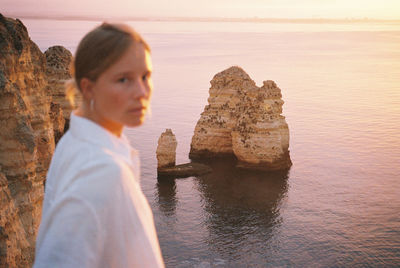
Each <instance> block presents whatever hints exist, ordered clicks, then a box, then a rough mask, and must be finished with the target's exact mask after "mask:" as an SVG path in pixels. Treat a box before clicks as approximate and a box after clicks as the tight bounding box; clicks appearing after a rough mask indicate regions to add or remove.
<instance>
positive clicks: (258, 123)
mask: <svg viewBox="0 0 400 268" xmlns="http://www.w3.org/2000/svg"><path fill="white" fill-rule="evenodd" d="M209 94H210V96H209V98H208V105H206V107H205V108H204V112H203V113H202V114H201V117H200V119H199V121H198V122H197V125H196V127H195V131H194V136H193V137H192V142H191V148H190V154H189V157H190V158H191V159H199V158H206V157H218V156H235V157H236V158H237V159H238V166H240V167H243V168H251V169H265V170H276V169H285V168H288V167H290V166H291V160H290V156H289V150H288V149H289V128H288V125H287V123H286V121H285V117H284V116H283V115H282V114H281V113H282V105H283V103H284V102H283V100H282V95H281V90H280V89H279V88H278V87H277V85H276V84H275V82H273V81H264V83H263V86H262V87H257V86H256V84H255V82H254V81H253V80H252V79H251V78H250V77H249V75H248V74H247V73H246V72H245V71H244V70H243V69H241V68H240V67H236V66H234V67H231V68H228V69H226V70H224V71H222V72H220V73H218V74H216V75H215V76H214V78H213V79H212V80H211V88H210V91H209Z"/></svg>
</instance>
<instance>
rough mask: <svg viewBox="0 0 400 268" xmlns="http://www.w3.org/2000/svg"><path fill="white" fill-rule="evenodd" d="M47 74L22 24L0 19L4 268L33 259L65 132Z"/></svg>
mask: <svg viewBox="0 0 400 268" xmlns="http://www.w3.org/2000/svg"><path fill="white" fill-rule="evenodd" d="M46 69H47V65H46V57H45V55H44V54H43V53H42V52H41V51H40V50H39V48H38V47H37V46H36V44H35V43H33V42H32V41H31V40H30V38H29V36H28V32H27V29H26V28H25V26H24V25H23V24H22V22H21V21H20V20H18V19H17V20H13V19H9V18H5V17H3V16H2V15H1V14H0V129H1V132H0V267H28V266H30V265H31V264H32V261H33V259H34V247H35V239H36V232H37V229H38V226H39V223H40V216H41V204H42V200H43V194H44V188H43V183H44V180H45V176H46V173H47V169H48V166H49V163H50V160H51V156H52V154H53V151H54V129H53V126H54V125H57V127H58V128H59V129H61V128H62V129H63V128H64V126H63V122H62V120H61V119H60V115H61V114H62V113H61V108H60V107H58V108H57V105H55V107H53V108H52V109H51V102H52V97H51V96H50V95H51V94H49V93H48V89H49V88H48V75H47V74H46ZM50 113H52V115H53V119H54V120H55V121H54V122H53V121H52V120H51V118H50V116H49V114H50ZM60 120H61V121H60Z"/></svg>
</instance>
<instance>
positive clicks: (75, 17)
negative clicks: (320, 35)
mask: <svg viewBox="0 0 400 268" xmlns="http://www.w3.org/2000/svg"><path fill="white" fill-rule="evenodd" d="M0 14H3V15H4V16H6V17H7V16H8V17H14V18H15V19H17V18H18V19H19V18H22V19H49V20H82V21H104V20H119V21H194V22H208V21H209V22H260V23H357V22H381V23H388V22H392V23H393V22H394V23H400V19H377V18H369V17H363V18H355V17H351V18H348V17H347V18H284V17H280V18H271V17H270V18H268V17H258V16H254V17H182V16H146V17H140V16H99V15H85V16H83V15H48V14H47V15H37V14H19V15H17V14H15V13H12V12H10V13H8V12H4V13H1V12H0Z"/></svg>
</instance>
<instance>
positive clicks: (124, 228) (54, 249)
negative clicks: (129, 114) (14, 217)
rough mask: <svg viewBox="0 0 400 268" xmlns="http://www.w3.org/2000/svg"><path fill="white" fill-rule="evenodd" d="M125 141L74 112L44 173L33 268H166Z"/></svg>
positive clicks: (133, 154)
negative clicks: (43, 193)
mask: <svg viewBox="0 0 400 268" xmlns="http://www.w3.org/2000/svg"><path fill="white" fill-rule="evenodd" d="M139 176H140V175H139V156H138V153H137V152H136V151H135V150H133V149H132V148H131V146H130V145H129V142H128V141H127V139H126V137H125V136H124V135H122V137H121V138H118V137H117V136H115V135H113V134H111V133H110V132H108V131H107V130H106V129H104V128H102V127H101V126H99V125H97V124H96V123H94V122H92V121H90V120H88V119H85V118H83V117H79V116H76V115H74V114H73V113H72V114H71V121H70V129H69V130H68V131H67V132H66V133H65V135H64V136H63V137H62V139H61V140H60V141H59V143H58V145H57V147H56V150H55V152H54V155H53V158H52V161H51V165H50V168H49V171H48V173H47V180H46V187H45V196H44V201H43V211H42V221H41V224H40V227H39V233H38V237H37V241H36V257H35V263H34V267H124V268H125V267H164V264H163V260H162V256H161V251H160V247H159V244H158V239H157V235H156V231H155V227H154V221H153V214H152V212H151V209H150V206H149V204H148V202H147V200H146V198H145V197H144V195H143V193H142V191H141V188H140V185H139Z"/></svg>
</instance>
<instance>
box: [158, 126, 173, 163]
mask: <svg viewBox="0 0 400 268" xmlns="http://www.w3.org/2000/svg"><path fill="white" fill-rule="evenodd" d="M177 146H178V143H177V142H176V138H175V135H174V133H172V130H171V129H166V130H165V132H163V133H162V134H161V136H160V138H159V139H158V146H157V151H156V154H157V168H158V169H160V168H165V167H172V166H175V160H176V147H177Z"/></svg>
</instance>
